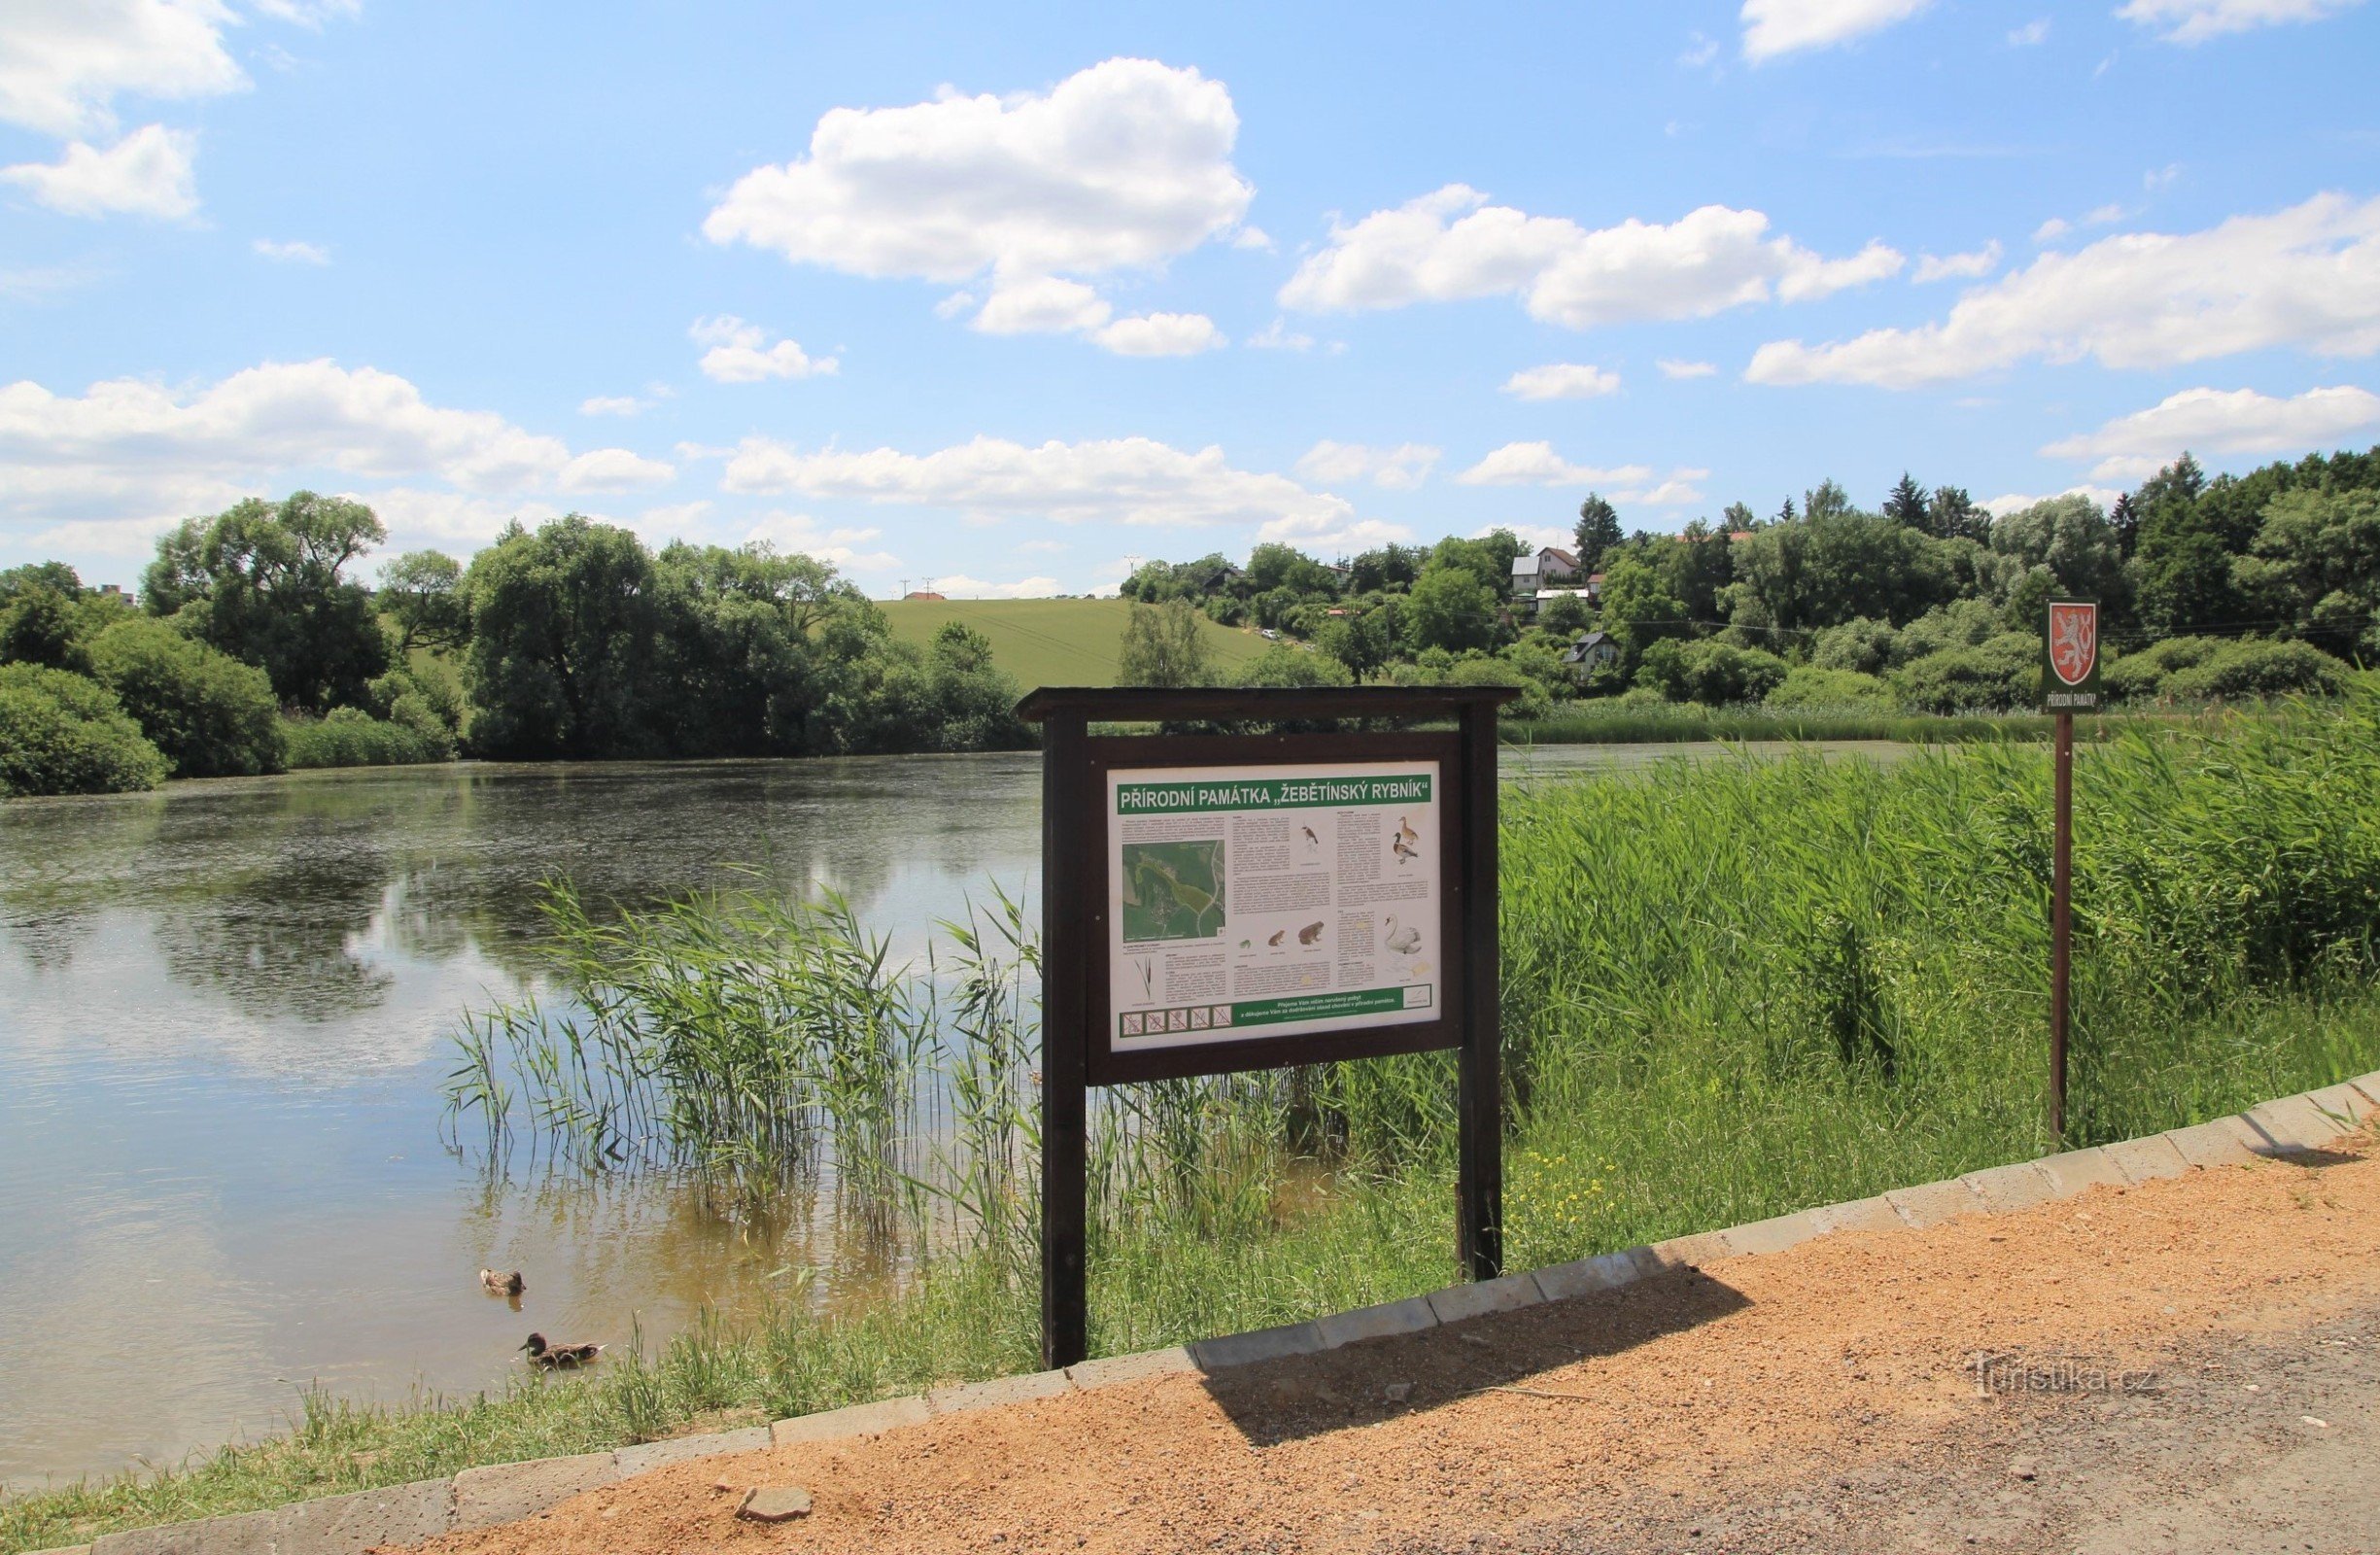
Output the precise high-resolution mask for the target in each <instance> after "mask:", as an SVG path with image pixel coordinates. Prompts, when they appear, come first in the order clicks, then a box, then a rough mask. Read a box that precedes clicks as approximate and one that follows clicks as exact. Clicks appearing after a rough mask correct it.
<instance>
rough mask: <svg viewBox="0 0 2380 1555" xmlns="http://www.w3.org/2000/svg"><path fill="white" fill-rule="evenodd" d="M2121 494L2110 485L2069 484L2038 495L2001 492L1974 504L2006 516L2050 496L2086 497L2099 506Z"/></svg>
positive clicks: (1991, 513) (1994, 515)
mask: <svg viewBox="0 0 2380 1555" xmlns="http://www.w3.org/2000/svg"><path fill="white" fill-rule="evenodd" d="M2122 495H2123V493H2121V492H2120V491H2117V490H2116V489H2115V488H2113V487H2111V486H2069V487H2067V488H2066V489H2065V490H2064V491H2062V492H2049V493H2045V494H2044V495H2041V496H2038V497H2033V496H2027V495H2025V494H2024V493H2022V492H2002V493H2001V494H2000V495H1999V496H1997V497H1986V498H1984V499H1983V501H1980V502H1978V503H1976V505H1977V506H1978V507H1981V508H1982V509H1983V511H1984V512H1986V513H1989V514H1990V515H1991V516H1992V517H1994V518H2006V517H2007V516H2008V515H2009V514H2011V513H2021V512H2023V511H2024V510H2025V509H2026V508H2028V507H2031V506H2033V505H2034V504H2035V503H2037V502H2046V501H2050V499H2051V498H2052V497H2087V498H2089V499H2090V500H2091V501H2094V502H2097V503H2098V504H2099V505H2100V506H2101V507H2108V506H2112V505H2113V504H2114V503H2115V501H2116V499H2117V498H2119V497H2121V496H2122Z"/></svg>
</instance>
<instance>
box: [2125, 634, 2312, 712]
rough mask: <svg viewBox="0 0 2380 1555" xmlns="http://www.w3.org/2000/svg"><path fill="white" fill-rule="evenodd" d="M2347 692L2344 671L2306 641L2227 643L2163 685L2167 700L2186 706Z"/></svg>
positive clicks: (2177, 673) (2174, 674)
mask: <svg viewBox="0 0 2380 1555" xmlns="http://www.w3.org/2000/svg"><path fill="white" fill-rule="evenodd" d="M2346 688H2347V667H2346V666H2345V665H2343V664H2341V663H2340V662H2339V661H2338V660H2336V659H2333V658H2332V657H2330V655H2328V653H2325V652H2323V650H2322V649H2320V648H2318V647H2315V646H2314V645H2313V644H2312V643H2310V642H2261V641H2255V642H2226V643H2225V644H2224V646H2223V649H2222V651H2220V652H2218V653H2215V654H2212V655H2210V656H2209V657H2207V658H2206V659H2204V660H2202V661H2201V662H2199V663H2197V664H2194V665H2191V666H2190V668H2189V669H2187V670H2177V671H2175V672H2174V673H2173V675H2172V677H2171V678H2170V679H2168V680H2167V681H2166V682H2165V694H2166V695H2167V696H2169V697H2174V698H2177V699H2180V700H2183V701H2190V702H2197V701H2206V702H2239V701H2248V700H2253V699H2256V698H2259V697H2287V696H2299V695H2303V696H2320V697H2335V696H2337V695H2338V694H2339V693H2340V692H2341V691H2344V690H2345V689H2346Z"/></svg>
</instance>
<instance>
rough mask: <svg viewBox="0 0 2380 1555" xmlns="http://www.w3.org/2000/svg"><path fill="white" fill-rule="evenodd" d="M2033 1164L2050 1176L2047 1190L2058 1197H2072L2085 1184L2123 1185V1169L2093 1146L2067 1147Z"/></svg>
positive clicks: (2090, 1186) (2111, 1186) (2084, 1186)
mask: <svg viewBox="0 0 2380 1555" xmlns="http://www.w3.org/2000/svg"><path fill="white" fill-rule="evenodd" d="M2034 1164H2035V1165H2037V1166H2039V1167H2040V1168H2041V1170H2042V1174H2043V1175H2044V1176H2046V1177H2048V1178H2049V1179H2050V1188H2051V1191H2052V1192H2054V1193H2056V1194H2057V1196H2058V1197H2060V1198H2072V1197H2073V1196H2074V1195H2075V1194H2077V1193H2079V1192H2083V1191H2084V1190H2085V1189H2087V1188H2121V1187H2123V1186H2124V1181H2123V1173H2122V1172H2121V1171H2119V1170H2117V1168H2116V1163H2115V1162H2114V1161H2112V1160H2110V1159H2108V1158H2107V1152H2106V1151H2104V1150H2100V1149H2098V1148H2097V1147H2095V1146H2094V1147H2093V1148H2091V1149H2089V1150H2070V1151H2067V1152H2066V1153H2065V1154H2064V1155H2062V1156H2046V1157H2044V1158H2042V1159H2040V1160H2038V1161H2035V1162H2034Z"/></svg>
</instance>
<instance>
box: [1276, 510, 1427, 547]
mask: <svg viewBox="0 0 2380 1555" xmlns="http://www.w3.org/2000/svg"><path fill="white" fill-rule="evenodd" d="M1412 537H1413V531H1412V530H1411V529H1409V528H1407V527H1406V526H1404V525H1402V524H1392V523H1389V522H1387V521H1386V520H1384V519H1377V518H1355V517H1352V516H1350V517H1343V518H1337V519H1331V518H1324V517H1319V516H1315V517H1303V518H1276V519H1272V520H1269V521H1268V522H1266V523H1264V524H1262V525H1260V526H1259V528H1258V530H1257V540H1258V542H1259V544H1276V545H1294V546H1296V547H1297V548H1298V549H1299V550H1301V551H1304V552H1305V553H1307V554H1308V555H1310V556H1325V557H1329V556H1354V555H1357V554H1359V553H1360V552H1363V551H1369V550H1376V549H1378V548H1379V547H1381V546H1383V545H1388V544H1393V543H1395V542H1397V541H1399V540H1409V539H1411V538H1412Z"/></svg>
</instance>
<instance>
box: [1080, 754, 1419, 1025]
mask: <svg viewBox="0 0 2380 1555" xmlns="http://www.w3.org/2000/svg"><path fill="white" fill-rule="evenodd" d="M1439 779H1440V774H1439V771H1438V764H1437V763H1436V762H1434V761H1396V762H1361V761H1350V762H1330V763H1299V764H1294V765H1289V764H1284V765H1276V766H1262V767H1258V766H1248V767H1173V768H1138V769H1131V770H1125V769H1121V768H1119V769H1112V770H1111V771H1110V772H1109V774H1108V785H1107V796H1106V797H1107V817H1106V818H1107V839H1108V841H1107V871H1108V928H1107V934H1108V943H1107V959H1108V1009H1109V1021H1108V1042H1109V1051H1111V1052H1114V1053H1127V1052H1132V1051H1136V1050H1140V1049H1147V1048H1178V1047H1184V1046H1189V1045H1192V1044H1196V1043H1201V1042H1222V1041H1246V1040H1249V1039H1252V1038H1259V1037H1290V1036H1298V1035H1302V1034H1305V1033H1309V1032H1325V1031H1329V1032H1343V1031H1347V1030H1350V1029H1354V1028H1360V1027H1367V1026H1391V1025H1409V1024H1413V1023H1415V1022H1418V1021H1428V1020H1436V1019H1441V1018H1442V1016H1443V1004H1444V1001H1443V1000H1442V999H1441V998H1440V990H1441V988H1442V987H1443V985H1444V979H1445V964H1446V948H1445V946H1444V945H1443V944H1442V943H1441V941H1442V939H1443V923H1442V921H1441V913H1440V909H1441V907H1442V905H1443V903H1442V898H1441V886H1440V883H1439V871H1440V867H1441V862H1442V860H1443V858H1444V833H1443V831H1442V829H1441V825H1440V816H1439V811H1438V803H1439V799H1440V796H1441V789H1440V782H1439Z"/></svg>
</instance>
